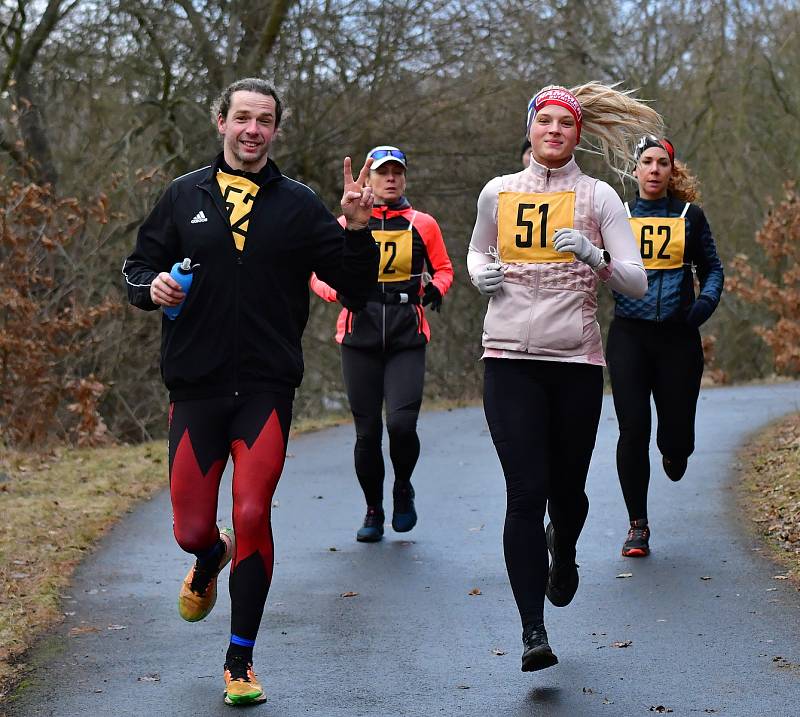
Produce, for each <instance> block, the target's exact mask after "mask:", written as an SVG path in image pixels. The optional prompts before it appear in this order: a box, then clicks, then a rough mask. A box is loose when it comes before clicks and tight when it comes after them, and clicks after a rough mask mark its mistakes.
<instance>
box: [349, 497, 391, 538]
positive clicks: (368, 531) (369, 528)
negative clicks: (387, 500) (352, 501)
mask: <svg viewBox="0 0 800 717" xmlns="http://www.w3.org/2000/svg"><path fill="white" fill-rule="evenodd" d="M385 520H386V516H385V515H384V514H383V508H381V507H380V506H374V505H370V506H367V514H366V515H365V516H364V525H362V526H361V527H360V528H359V529H358V532H357V533H356V540H357V541H358V542H359V543H377V542H378V541H379V540H380V539H381V538H382V537H383V523H384V521H385Z"/></svg>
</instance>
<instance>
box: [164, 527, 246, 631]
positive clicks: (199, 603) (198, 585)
mask: <svg viewBox="0 0 800 717" xmlns="http://www.w3.org/2000/svg"><path fill="white" fill-rule="evenodd" d="M219 537H220V538H221V539H222V542H223V543H225V552H224V553H223V554H222V558H220V561H219V565H218V566H217V568H216V569H215V570H206V569H204V568H202V567H200V566H199V565H198V564H197V562H196V561H195V564H194V565H193V566H192V569H191V570H189V573H188V574H187V575H186V577H185V578H184V579H183V585H181V592H180V594H179V595H178V612H179V613H180V616H181V617H182V618H183V619H184V620H186V621H187V622H197V621H198V620H202V619H203V618H204V617H206V616H207V615H208V613H210V612H211V610H212V609H213V608H214V604H215V603H216V602H217V576H218V575H219V574H220V571H221V570H222V568H224V567H225V566H226V565H227V564H228V563H229V562H230V561H231V558H232V557H233V552H234V550H235V549H236V538H235V537H234V535H233V530H232V529H231V528H223V529H222V530H220V531H219Z"/></svg>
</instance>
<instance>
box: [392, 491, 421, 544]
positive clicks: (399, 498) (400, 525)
mask: <svg viewBox="0 0 800 717" xmlns="http://www.w3.org/2000/svg"><path fill="white" fill-rule="evenodd" d="M392 497H393V498H394V512H393V513H392V528H393V529H394V530H395V532H397V533H407V532H408V531H409V530H411V529H412V528H413V527H414V526H415V525H416V524H417V511H416V509H415V508H414V487H413V486H412V485H411V483H410V482H407V483H406V482H403V483H401V482H397V483H395V484H394V490H392Z"/></svg>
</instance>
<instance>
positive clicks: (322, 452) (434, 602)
mask: <svg viewBox="0 0 800 717" xmlns="http://www.w3.org/2000/svg"><path fill="white" fill-rule="evenodd" d="M576 410H579V409H578V408H577V407H576ZM796 410H800V384H797V383H794V384H780V385H773V386H749V387H740V388H725V389H713V390H707V391H703V392H702V394H701V398H700V404H699V423H698V431H697V434H698V435H697V438H698V441H697V443H698V449H697V451H696V453H695V455H694V456H693V457H692V459H691V461H690V463H689V470H688V472H687V475H686V477H685V478H684V479H683V480H682V481H681V482H680V483H677V484H674V483H672V482H670V481H669V480H668V479H667V478H666V477H665V476H664V474H663V472H662V470H661V467H660V461H659V460H658V457H657V453H656V450H655V448H653V465H654V471H653V480H652V484H651V494H650V521H651V528H652V539H651V546H652V550H653V552H652V555H651V556H650V557H649V558H647V559H638V560H634V559H625V558H622V557H620V547H621V543H622V540H623V539H624V537H625V533H626V528H627V519H626V514H625V509H624V505H623V501H622V497H621V493H620V490H619V486H618V483H617V479H616V473H615V470H614V447H615V444H616V437H617V424H616V420H615V418H614V412H613V407H612V405H611V403H610V400H609V399H608V398H606V400H605V403H604V407H603V415H602V419H601V426H600V432H599V435H598V440H597V447H596V450H595V453H594V457H593V459H592V465H591V470H590V473H589V481H588V485H589V488H588V490H589V497H590V501H591V507H590V510H589V519H588V521H587V524H586V528H585V530H584V532H583V535H582V537H581V541H580V543H579V546H578V562H579V563H580V565H581V568H580V576H581V584H580V589H579V591H578V594H577V596H576V598H575V600H574V601H573V603H572V604H571V605H570V606H569V607H567V608H554V607H552V606H550V605H549V604H548V605H547V608H546V613H545V619H546V624H547V627H548V631H549V635H550V642H551V644H552V646H553V649H554V651H555V652H556V653H557V655H558V657H559V660H560V663H559V664H558V665H557V666H555V667H553V668H551V669H548V670H544V671H542V672H537V673H522V672H521V671H520V654H521V642H520V627H519V624H518V616H517V613H516V609H515V606H514V601H513V598H512V596H511V591H510V588H509V586H508V581H507V577H506V572H505V567H504V563H503V556H502V546H501V532H502V524H503V514H504V503H505V492H504V487H503V479H502V474H501V471H500V466H499V463H498V460H497V456H496V454H495V451H494V448H493V446H492V443H491V439H490V437H489V435H488V430H487V428H486V424H485V420H484V417H483V412H482V410H481V409H480V408H468V409H460V410H453V411H445V412H432V413H424V414H423V415H422V417H421V420H420V433H421V437H422V446H423V450H422V457H421V459H420V462H419V464H418V466H417V470H416V473H415V480H414V482H415V485H416V488H417V506H418V510H419V514H420V522H419V524H418V526H417V527H416V528H415V529H414V531H413V532H411V533H407V534H404V535H398V534H395V533H393V532H392V530H391V528H390V527H389V526H387V533H386V536H385V538H384V540H383V542H381V543H378V544H372V545H367V544H359V543H356V542H355V539H354V533H355V530H356V528H357V527H358V526H359V524H360V521H361V518H362V514H363V508H362V503H361V501H362V499H361V495H360V491H359V489H358V485H357V482H356V480H355V478H354V476H353V470H352V465H351V459H352V441H353V429H352V426H349V425H348V426H341V427H338V428H334V429H330V430H326V431H323V432H320V433H316V434H311V435H306V436H302V437H300V438H297V439H295V440H292V441H291V443H290V447H289V451H290V458H289V459H288V460H287V463H286V469H285V471H284V475H283V478H282V479H281V483H280V485H279V488H278V492H277V494H276V503H275V507H274V509H273V521H274V532H275V537H276V556H277V564H276V566H275V576H274V581H273V587H272V592H271V594H270V598H269V601H268V606H267V610H266V613H265V617H264V621H263V623H262V629H261V633H260V636H259V641H258V644H257V646H256V670H257V672H258V673H259V675H260V676H261V678H262V679H263V682H264V684H265V687H266V690H267V694H268V696H269V701H268V702H267V703H266V704H264V705H259V706H256V707H252V708H247V709H248V711H247V714H252V715H263V716H264V717H294V716H295V715H320V716H325V717H334V716H338V715H347V716H349V717H356V716H361V715H363V716H369V717H390V716H396V715H410V716H413V717H417V716H420V717H421V716H425V717H428V716H430V715H438V714H441V715H476V716H477V715H492V716H496V717H503V716H508V717H511V716H513V717H523V716H528V715H536V716H539V715H545V716H549V715H559V716H561V715H564V716H566V715H569V716H570V717H582V716H583V715H586V716H594V715H613V716H614V717H617V716H626V717H627V716H628V715H646V714H657V713H662V712H666V710H670V711H671V712H672V713H673V714H675V715H694V714H700V715H704V714H719V715H737V716H746V717H752V716H759V715H779V716H780V715H787V716H788V715H792V716H794V715H798V714H800V593H798V592H797V591H796V590H795V589H794V588H793V587H792V586H791V585H789V583H788V581H783V580H776V579H775V578H774V576H775V575H778V574H779V573H780V571H779V569H778V568H777V567H776V566H775V565H774V564H772V563H770V562H769V560H768V559H767V558H766V557H765V556H764V554H763V553H762V552H760V551H759V549H758V544H757V542H756V541H755V540H754V539H753V538H752V536H750V535H749V534H748V533H747V529H746V526H745V525H744V524H743V523H744V520H743V518H742V517H741V516H740V515H738V514H737V512H736V510H735V506H734V505H733V498H732V490H731V486H732V483H733V480H734V479H735V472H736V450H737V447H738V446H739V445H740V444H741V442H742V441H743V440H744V438H745V437H746V436H747V435H748V434H749V433H750V432H752V431H753V430H755V429H757V428H758V427H760V426H762V425H763V424H764V423H766V422H767V421H769V420H770V419H772V418H774V417H777V416H779V415H782V414H784V413H787V412H789V411H796ZM387 465H388V463H387ZM775 480H776V482H777V481H779V480H780V476H775ZM229 492H230V491H229V488H228V487H227V486H224V487H223V491H222V501H221V504H220V511H219V519H220V523H221V524H228V523H229V516H230V502H229V501H230V498H229ZM188 566H189V560H187V556H186V555H184V554H183V553H181V551H180V549H179V548H178V547H177V546H176V545H175V543H174V541H173V538H172V534H171V520H170V510H169V501H168V496H167V495H166V494H164V493H162V494H161V495H159V496H157V497H156V498H155V499H153V500H152V501H150V502H149V503H147V504H145V505H143V506H142V507H141V508H139V509H138V510H137V511H135V512H134V513H133V514H131V515H130V516H128V517H127V518H126V519H125V520H123V521H122V523H121V524H119V525H118V526H117V528H116V529H114V530H113V531H112V532H111V533H110V534H109V535H108V536H107V537H106V538H105V539H104V540H103V541H102V543H101V545H100V546H99V548H98V550H97V552H96V553H95V554H94V555H93V556H92V557H91V559H89V560H88V561H87V562H86V563H85V564H84V565H83V566H81V568H80V569H79V570H78V572H77V574H76V576H75V580H74V583H73V585H72V588H71V589H70V590H69V591H68V593H66V594H65V595H64V602H63V605H64V610H65V613H66V615H67V617H66V620H65V622H64V624H63V625H62V626H60V627H59V628H58V630H57V631H56V632H55V633H54V634H53V635H52V636H50V637H48V638H47V639H45V640H44V641H43V642H42V643H41V644H40V645H39V647H38V648H37V649H36V650H35V651H34V653H33V655H32V656H31V661H32V663H33V664H34V666H35V669H34V671H33V673H32V675H31V678H30V679H29V680H28V682H27V683H26V685H25V687H24V688H23V689H21V690H19V691H18V693H17V696H16V699H15V701H14V702H13V704H12V706H11V714H12V715H13V716H14V717H23V716H29V715H58V716H65V717H76V716H78V715H114V716H115V717H116V716H119V717H122V716H123V715H137V716H140V715H192V716H194V715H230V714H231V712H230V710H231V709H232V708H230V707H226V706H225V705H223V701H222V688H223V682H222V663H223V659H224V652H225V648H226V646H227V640H228V635H229V608H230V605H229V600H228V599H227V589H226V582H227V581H226V580H223V581H222V586H221V593H220V600H219V602H218V605H217V607H216V609H215V610H214V612H213V613H212V614H211V615H210V616H209V618H208V619H206V620H205V621H203V622H201V623H196V624H189V623H186V622H183V621H182V620H180V618H179V617H178V614H177V611H176V599H177V594H178V587H179V583H180V580H181V579H182V578H183V575H184V574H185V572H186V570H187V569H188ZM624 573H632V575H631V577H620V576H621V575H622V574H624ZM223 576H227V572H226V573H224V574H223ZM476 589H477V590H479V591H480V594H479V595H474V594H471V593H473V592H475V591H476ZM345 593H357V595H355V596H352V597H342V595H343V594H345ZM615 643H616V644H617V645H625V644H627V646H625V647H621V646H615Z"/></svg>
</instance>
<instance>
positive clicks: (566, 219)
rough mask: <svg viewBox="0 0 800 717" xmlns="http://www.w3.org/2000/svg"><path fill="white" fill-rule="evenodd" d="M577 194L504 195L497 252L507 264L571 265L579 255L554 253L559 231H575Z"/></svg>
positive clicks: (499, 204)
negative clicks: (559, 263) (564, 263)
mask: <svg viewBox="0 0 800 717" xmlns="http://www.w3.org/2000/svg"><path fill="white" fill-rule="evenodd" d="M574 215H575V192H542V193H534V194H532V193H526V192H500V194H499V195H498V198H497V249H498V253H499V255H500V261H502V262H503V263H506V264H539V263H545V262H570V261H574V260H575V255H574V254H572V253H568V252H560V251H556V250H555V249H553V235H554V234H555V233H556V231H557V230H559V229H563V228H567V229H571V228H572V227H573V217H574Z"/></svg>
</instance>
